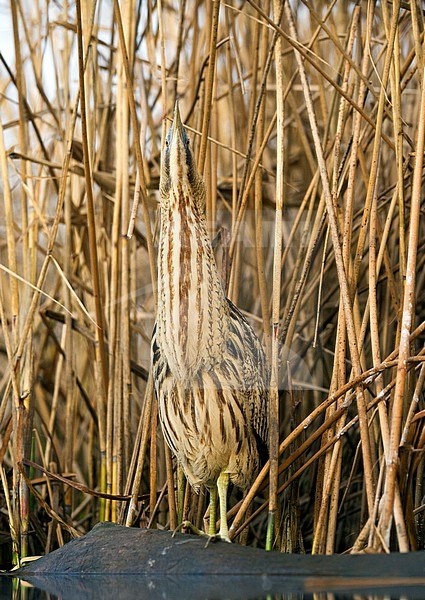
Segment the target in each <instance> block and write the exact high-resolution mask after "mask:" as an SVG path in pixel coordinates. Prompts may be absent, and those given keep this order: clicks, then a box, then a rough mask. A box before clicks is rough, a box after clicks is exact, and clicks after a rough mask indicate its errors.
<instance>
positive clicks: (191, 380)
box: [152, 104, 268, 542]
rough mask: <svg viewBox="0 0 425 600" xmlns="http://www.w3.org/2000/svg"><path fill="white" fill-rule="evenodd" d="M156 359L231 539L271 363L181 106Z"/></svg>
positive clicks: (163, 185)
mask: <svg viewBox="0 0 425 600" xmlns="http://www.w3.org/2000/svg"><path fill="white" fill-rule="evenodd" d="M160 195H161V230H160V240H159V252H158V313H157V320H156V324H155V328H154V332H153V337H152V365H153V375H154V380H155V389H156V394H157V398H158V404H159V416H160V421H161V424H162V430H163V432H164V437H165V440H166V442H167V443H168V445H169V447H170V448H171V450H172V452H173V453H174V454H175V456H176V457H177V460H178V461H179V462H180V464H181V466H182V468H183V471H184V473H185V475H186V478H187V479H188V481H189V483H190V484H191V485H192V486H193V487H194V488H195V490H196V491H198V490H199V488H200V486H201V485H204V486H206V487H207V488H208V489H209V491H210V526H209V535H210V536H214V535H215V533H216V529H215V527H216V516H215V515H216V502H217V490H218V495H219V500H220V531H219V534H218V537H220V538H221V539H223V540H226V541H228V542H230V538H229V532H228V526H227V489H228V485H229V480H230V481H231V482H232V483H234V484H235V485H236V486H237V487H239V488H240V489H242V490H246V489H247V488H248V487H249V486H250V485H251V483H252V482H253V480H254V478H255V476H256V474H257V473H258V470H259V466H260V462H261V461H262V460H263V459H264V458H265V457H266V456H267V431H268V414H267V413H268V387H267V386H268V381H267V378H268V369H267V365H266V359H265V355H264V351H263V348H262V346H261V343H260V341H259V339H258V338H257V336H256V334H255V333H254V331H253V329H252V328H251V326H250V325H249V323H248V321H247V320H246V319H245V317H244V316H243V315H242V314H241V313H240V312H239V310H238V309H237V308H236V306H234V305H233V304H232V302H230V300H228V299H227V298H226V296H225V293H224V291H223V287H222V284H221V280H220V277H219V274H218V271H217V266H216V263H215V259H214V255H213V250H212V246H211V242H210V239H209V237H208V233H207V226H206V220H205V216H204V204H205V186H204V182H203V179H202V177H201V176H200V175H199V173H198V171H197V168H196V165H195V162H194V159H193V155H192V152H191V149H190V144H189V138H188V136H187V133H186V130H185V128H184V127H183V124H182V122H181V118H180V112H179V108H178V105H177V104H176V107H175V110H174V120H173V124H172V126H171V128H170V130H169V132H168V135H167V138H166V142H165V147H164V151H163V154H162V166H161V180H160Z"/></svg>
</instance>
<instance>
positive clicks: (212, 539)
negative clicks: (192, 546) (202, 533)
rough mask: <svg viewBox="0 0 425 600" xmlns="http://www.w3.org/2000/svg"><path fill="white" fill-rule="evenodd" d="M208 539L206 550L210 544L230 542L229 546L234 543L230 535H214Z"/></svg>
mask: <svg viewBox="0 0 425 600" xmlns="http://www.w3.org/2000/svg"><path fill="white" fill-rule="evenodd" d="M207 537H208V539H207V543H206V544H205V548H207V547H208V545H209V544H210V542H214V543H215V542H228V543H229V544H231V543H232V540H231V539H230V538H229V535H228V534H223V533H220V532H219V533H215V534H214V535H207Z"/></svg>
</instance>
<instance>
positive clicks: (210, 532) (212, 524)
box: [208, 485, 217, 537]
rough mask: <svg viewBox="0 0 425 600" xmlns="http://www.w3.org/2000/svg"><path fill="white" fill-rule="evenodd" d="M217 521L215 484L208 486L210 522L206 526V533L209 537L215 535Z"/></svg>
mask: <svg viewBox="0 0 425 600" xmlns="http://www.w3.org/2000/svg"><path fill="white" fill-rule="evenodd" d="M216 522H217V486H216V485H213V486H212V487H210V524H209V527H208V535H210V536H211V537H213V536H215V535H216Z"/></svg>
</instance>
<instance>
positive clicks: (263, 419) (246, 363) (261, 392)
mask: <svg viewBox="0 0 425 600" xmlns="http://www.w3.org/2000/svg"><path fill="white" fill-rule="evenodd" d="M228 303H229V316H230V330H229V339H228V343H227V349H228V352H229V353H230V354H231V355H232V357H233V359H234V360H235V361H236V362H239V363H240V365H239V367H240V369H241V373H240V375H241V377H242V378H243V384H244V388H245V391H246V396H247V402H248V404H249V409H250V412H251V419H252V421H251V422H252V426H253V428H254V431H255V433H256V435H257V436H258V437H259V438H260V439H261V441H262V443H263V444H265V445H266V446H268V399H269V369H268V366H267V360H266V356H265V354H264V350H263V346H262V344H261V342H260V340H259V339H258V337H257V335H256V333H255V331H254V330H253V328H252V327H251V325H250V324H249V323H248V321H247V320H246V318H245V317H244V315H243V314H242V313H241V312H240V310H239V309H238V308H236V306H235V305H234V304H233V303H232V302H231V301H230V300H228Z"/></svg>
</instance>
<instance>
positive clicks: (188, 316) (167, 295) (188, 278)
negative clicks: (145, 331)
mask: <svg viewBox="0 0 425 600" xmlns="http://www.w3.org/2000/svg"><path fill="white" fill-rule="evenodd" d="M195 198H196V196H195V195H194V191H193V188H192V187H191V186H186V185H185V184H184V183H182V184H181V185H178V186H176V187H173V188H172V189H170V193H169V196H168V198H166V199H163V200H162V203H161V233H160V247H159V257H158V320H157V327H158V341H159V343H160V345H161V349H162V351H163V352H164V353H165V355H166V357H167V360H168V364H169V366H170V369H171V371H172V372H173V375H174V376H175V377H177V378H179V379H180V380H181V381H182V382H183V383H184V382H185V381H189V380H190V379H191V378H192V377H193V376H194V375H196V373H197V372H198V371H199V369H201V368H207V369H208V368H211V367H213V366H214V365H216V364H217V362H219V361H220V357H221V356H222V354H223V346H224V343H225V339H226V333H227V326H228V324H227V322H228V308H227V302H226V298H225V295H224V291H223V288H222V285H221V281H220V278H219V275H218V272H217V267H216V264H215V259H214V255H213V251H212V247H211V243H210V240H209V237H208V233H207V228H206V221H205V217H204V215H203V209H202V207H201V206H200V204H201V203H200V202H199V200H198V201H196V200H195Z"/></svg>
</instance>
